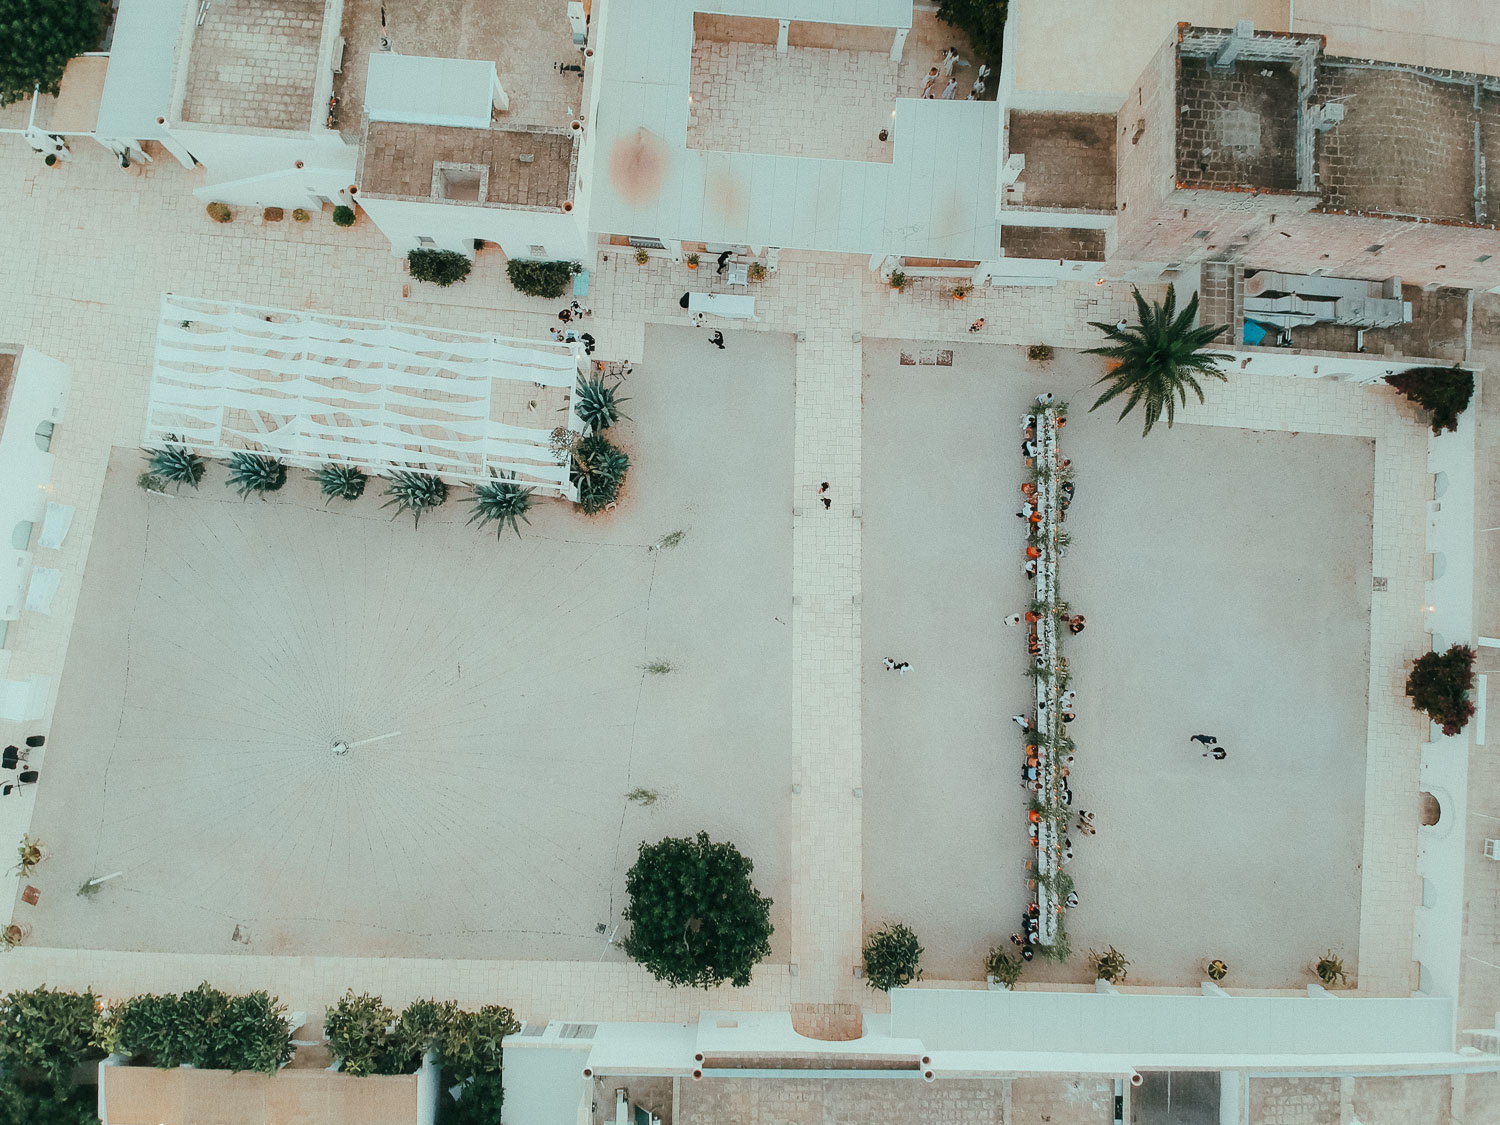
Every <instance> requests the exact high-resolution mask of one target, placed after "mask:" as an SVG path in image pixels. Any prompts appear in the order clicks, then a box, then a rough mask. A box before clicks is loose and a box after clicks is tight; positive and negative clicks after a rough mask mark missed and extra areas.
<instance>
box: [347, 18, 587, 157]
mask: <svg viewBox="0 0 1500 1125" xmlns="http://www.w3.org/2000/svg"><path fill="white" fill-rule="evenodd" d="M340 34H341V35H342V36H343V38H344V42H345V46H344V65H343V69H342V70H341V71H340V72H339V73H338V74H336V75H334V79H333V83H334V84H333V92H334V94H335V95H336V96H337V97H338V99H339V121H340V123H341V125H342V126H343V128H345V129H357V128H358V126H359V121H360V118H361V115H362V113H363V109H364V96H365V76H366V74H367V72H368V67H369V58H370V56H371V55H372V54H375V53H376V52H379V51H382V50H391V51H397V52H399V53H401V54H403V55H426V56H430V57H433V58H444V59H479V60H487V61H490V62H493V63H494V64H495V71H496V73H497V75H498V76H499V79H500V85H501V86H502V87H503V88H504V89H505V92H506V94H507V96H508V97H509V98H510V108H509V109H508V110H507V111H506V112H505V113H504V114H502V115H501V119H502V120H504V121H506V122H508V123H509V124H512V125H560V126H565V125H567V124H568V122H569V121H570V120H571V119H572V118H574V117H577V116H578V113H579V111H580V110H581V108H582V101H583V75H582V73H581V72H578V71H565V70H563V69H562V67H565V66H582V65H583V62H584V56H583V52H582V51H580V50H579V49H578V48H577V47H576V46H574V45H573V32H572V29H571V27H570V26H569V24H568V6H567V4H565V3H562V2H561V0H485V2H484V3H482V4H481V3H470V4H462V5H459V6H458V7H457V8H456V9H455V8H454V7H450V6H447V5H442V4H429V3H425V2H424V0H384V3H382V2H381V0H345V3H344V19H343V24H342V29H341V31H340Z"/></svg>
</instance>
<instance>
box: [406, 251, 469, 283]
mask: <svg viewBox="0 0 1500 1125" xmlns="http://www.w3.org/2000/svg"><path fill="white" fill-rule="evenodd" d="M406 262H407V266H408V268H409V269H410V271H411V276H412V279H413V280H414V281H430V282H432V284H434V285H441V286H442V287H443V288H444V289H446V288H447V287H448V286H450V285H452V284H454V283H455V282H459V281H462V280H463V279H464V278H466V277H468V276H469V267H470V266H471V265H472V263H471V262H470V261H469V259H468V258H466V257H464V256H463V255H462V254H460V253H458V252H457V251H456V250H413V251H412V252H411V253H410V254H408V255H407V256H406Z"/></svg>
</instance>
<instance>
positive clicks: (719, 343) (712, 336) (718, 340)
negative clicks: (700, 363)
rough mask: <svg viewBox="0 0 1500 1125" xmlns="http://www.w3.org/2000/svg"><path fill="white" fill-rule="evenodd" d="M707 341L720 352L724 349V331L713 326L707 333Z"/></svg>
mask: <svg viewBox="0 0 1500 1125" xmlns="http://www.w3.org/2000/svg"><path fill="white" fill-rule="evenodd" d="M708 342H709V343H710V344H712V345H713V346H714V347H716V348H718V349H719V350H720V351H721V352H722V351H723V350H724V333H722V332H720V331H719V330H718V329H717V328H715V329H714V330H713V331H712V332H710V333H709V334H708Z"/></svg>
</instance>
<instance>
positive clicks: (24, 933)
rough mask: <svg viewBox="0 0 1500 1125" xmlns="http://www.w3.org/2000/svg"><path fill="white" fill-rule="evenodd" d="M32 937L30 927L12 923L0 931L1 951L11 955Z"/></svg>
mask: <svg viewBox="0 0 1500 1125" xmlns="http://www.w3.org/2000/svg"><path fill="white" fill-rule="evenodd" d="M30 936H31V927H30V926H23V925H21V924H20V923H19V922H12V923H10V924H9V925H8V926H6V927H5V928H4V929H3V930H0V950H4V951H5V952H7V953H9V952H10V951H11V950H12V949H14V948H15V947H16V946H18V945H20V944H21V943H22V942H23V941H25V940H26V939H27V938H29V937H30Z"/></svg>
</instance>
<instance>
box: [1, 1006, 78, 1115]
mask: <svg viewBox="0 0 1500 1125" xmlns="http://www.w3.org/2000/svg"><path fill="white" fill-rule="evenodd" d="M97 1004H98V998H97V997H96V996H95V995H94V994H93V993H92V992H81V993H80V992H64V991H62V990H60V989H50V988H47V987H46V986H42V987H40V988H35V989H32V990H30V991H20V990H17V991H14V992H10V993H7V994H6V995H5V997H4V999H3V1000H0V1071H3V1072H4V1074H5V1076H6V1078H7V1079H9V1080H10V1081H11V1082H14V1083H18V1084H21V1083H31V1082H40V1083H46V1084H47V1085H49V1086H51V1087H53V1088H54V1089H57V1090H63V1089H66V1088H67V1086H68V1085H70V1084H71V1081H72V1078H73V1072H74V1071H75V1070H76V1069H77V1068H78V1066H79V1064H81V1063H85V1062H91V1061H93V1060H95V1059H99V1058H102V1057H103V1056H104V1052H103V1051H102V1050H100V1049H99V1048H98V1047H96V1046H95V1045H94V1044H93V1042H92V1035H93V1028H94V1012H95V1009H96V1005H97ZM96 1110H97V1107H96ZM4 1116H5V1114H4V1111H3V1110H0V1118H4ZM16 1120H21V1121H25V1120H28V1119H27V1118H24V1117H22V1118H17V1119H16ZM30 1120H31V1121H33V1122H36V1123H37V1125H42V1122H44V1121H45V1122H52V1121H56V1122H59V1123H60V1122H62V1121H64V1120H75V1121H76V1120H83V1118H82V1117H81V1116H76V1115H75V1116H72V1117H69V1118H66V1119H65V1118H64V1117H63V1116H61V1115H59V1116H57V1117H55V1118H54V1117H46V1118H42V1117H33V1118H31V1119H30Z"/></svg>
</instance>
